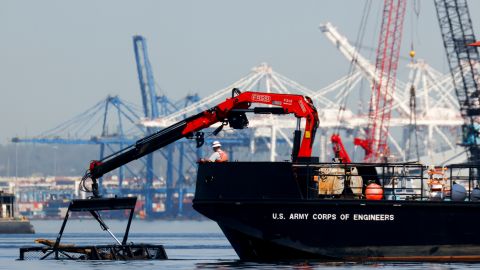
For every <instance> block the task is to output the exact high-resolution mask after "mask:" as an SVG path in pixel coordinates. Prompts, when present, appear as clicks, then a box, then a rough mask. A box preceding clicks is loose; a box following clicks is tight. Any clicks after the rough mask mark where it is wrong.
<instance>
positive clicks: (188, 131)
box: [81, 88, 319, 197]
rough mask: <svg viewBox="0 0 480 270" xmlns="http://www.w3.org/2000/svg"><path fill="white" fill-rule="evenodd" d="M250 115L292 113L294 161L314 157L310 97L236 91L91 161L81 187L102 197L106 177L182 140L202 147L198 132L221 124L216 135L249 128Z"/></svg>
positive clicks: (315, 125)
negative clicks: (226, 128) (192, 140)
mask: <svg viewBox="0 0 480 270" xmlns="http://www.w3.org/2000/svg"><path fill="white" fill-rule="evenodd" d="M253 103H259V104H266V105H271V106H272V107H255V108H250V107H251V105H252V104H253ZM249 112H251V113H256V114H279V115H282V114H293V115H294V116H295V117H296V118H297V128H296V129H295V131H294V139H293V150H292V161H294V162H296V161H298V160H299V159H302V158H303V159H308V158H310V157H311V155H312V147H313V141H314V139H315V132H316V130H317V128H318V123H319V120H318V113H317V109H316V108H315V106H314V105H313V102H312V100H311V99H310V98H309V97H307V96H301V95H293V94H275V93H262V92H244V93H241V92H240V90H238V89H236V88H234V89H233V90H232V97H231V98H228V99H227V100H225V101H224V102H222V103H220V104H218V105H216V106H215V107H213V108H211V109H208V110H205V111H203V112H201V113H198V114H196V115H193V116H190V117H188V118H186V119H184V120H182V121H180V122H178V123H175V124H173V125H171V126H169V127H167V128H165V129H162V130H160V131H157V132H156V133H153V134H151V135H149V136H147V137H145V138H142V139H140V140H138V141H137V142H135V144H134V145H131V146H129V147H127V148H125V149H123V150H120V151H119V152H117V153H114V154H112V155H110V156H108V157H106V158H104V159H103V160H93V161H91V163H90V168H89V170H88V171H87V172H86V174H85V176H84V177H83V179H82V183H81V185H82V187H83V189H84V190H85V191H88V192H92V193H93V195H94V197H99V196H100V194H99V190H98V183H97V179H98V178H100V177H102V176H103V175H104V174H106V173H108V172H110V171H112V170H114V169H116V168H118V167H120V166H122V165H125V164H127V163H129V162H131V161H133V160H136V159H138V158H141V157H143V156H145V155H148V154H150V153H152V152H154V151H156V150H158V149H160V148H162V147H165V146H167V145H169V144H171V143H172V142H174V141H177V140H180V139H182V138H196V139H197V146H201V145H202V144H203V140H204V139H203V133H201V132H200V133H198V131H200V130H202V129H204V128H208V127H210V126H211V125H213V124H215V123H218V122H220V123H222V125H221V126H220V127H219V128H217V130H216V131H214V132H213V133H214V134H217V133H218V132H220V130H221V128H222V127H223V126H224V125H230V127H231V128H233V129H243V128H246V127H247V126H248V119H247V117H246V115H245V114H246V113H249ZM302 118H304V119H305V128H304V131H303V135H302V131H301V130H300V123H301V119H302ZM87 179H91V180H92V188H91V189H90V188H88V187H87V186H86V185H85V183H86V182H85V181H86V180H87Z"/></svg>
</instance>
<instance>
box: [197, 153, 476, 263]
mask: <svg viewBox="0 0 480 270" xmlns="http://www.w3.org/2000/svg"><path fill="white" fill-rule="evenodd" d="M302 173H304V172H302V171H301V170H297V169H296V168H292V164H291V163H287V162H272V163H267V162H265V163H262V162H258V163H253V162H248V163H247V162H238V163H237V162H235V163H234V162H232V163H224V164H222V163H217V164H215V163H210V164H201V165H200V167H199V172H198V178H197V187H196V193H195V199H194V201H193V207H194V209H195V210H197V211H198V212H200V213H201V214H203V215H204V216H206V217H208V218H210V219H212V220H214V221H216V222H217V223H218V224H219V226H220V228H221V229H222V230H223V232H224V233H225V236H226V237H227V238H228V240H229V241H230V243H231V244H232V246H233V248H234V249H235V251H236V252H237V254H238V256H239V257H240V259H242V260H248V261H262V260H291V259H312V258H313V259H319V260H338V259H341V260H395V261H399V260H408V261H415V260H419V261H480V203H475V202H458V203H455V202H442V201H387V200H382V201H365V200H345V199H342V200H340V199H308V198H309V197H308V196H307V195H308V194H309V191H308V190H306V188H307V187H308V185H305V184H302V183H301V181H299V179H301V176H302Z"/></svg>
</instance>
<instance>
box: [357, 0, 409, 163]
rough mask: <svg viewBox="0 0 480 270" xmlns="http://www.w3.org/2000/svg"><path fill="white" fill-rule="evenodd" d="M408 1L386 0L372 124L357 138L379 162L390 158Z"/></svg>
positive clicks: (380, 37) (371, 117) (368, 157)
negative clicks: (395, 98) (389, 138)
mask: <svg viewBox="0 0 480 270" xmlns="http://www.w3.org/2000/svg"><path fill="white" fill-rule="evenodd" d="M405 8H406V0H385V1H384V10H383V17H382V26H381V30H380V36H379V40H378V46H377V58H376V61H375V70H376V72H375V73H376V74H378V79H377V80H374V81H373V84H372V96H371V98H370V110H369V126H368V128H367V132H366V138H365V139H364V140H363V141H362V140H361V139H359V138H357V139H356V140H355V141H356V143H358V144H359V145H360V146H362V147H364V148H365V147H366V148H365V151H366V154H365V158H364V160H365V161H369V162H377V161H379V160H380V159H381V158H382V157H387V156H388V154H389V150H388V144H387V139H388V129H389V124H390V117H391V112H392V106H393V92H394V89H395V81H396V76H397V67H398V59H399V55H400V45H401V40H402V32H403V22H404V18H405Z"/></svg>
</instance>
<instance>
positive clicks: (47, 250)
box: [19, 244, 167, 261]
mask: <svg viewBox="0 0 480 270" xmlns="http://www.w3.org/2000/svg"><path fill="white" fill-rule="evenodd" d="M19 259H20V260H44V259H55V260H124V261H128V260H166V259H167V254H166V252H165V249H164V248H163V245H151V244H127V245H90V246H88V245H82V246H75V245H62V246H59V247H57V248H54V247H53V246H46V247H23V248H20V258H19Z"/></svg>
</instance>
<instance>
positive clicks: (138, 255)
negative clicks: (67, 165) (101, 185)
mask: <svg viewBox="0 0 480 270" xmlns="http://www.w3.org/2000/svg"><path fill="white" fill-rule="evenodd" d="M136 202H137V198H136V197H123V198H116V197H115V198H92V199H82V200H72V201H71V202H70V205H69V206H68V210H67V213H66V214H65V219H64V220H63V224H62V227H61V228H60V232H59V233H58V236H57V239H56V240H48V239H37V240H35V242H36V243H38V244H42V245H43V246H30V247H22V248H20V257H19V259H20V260H35V259H39V260H45V259H54V260H165V259H168V257H167V254H166V252H165V249H164V248H163V245H153V244H133V243H127V240H128V233H129V231H130V225H131V223H132V218H133V212H134V210H135V204H136ZM123 209H126V210H130V215H129V218H128V222H127V226H126V229H125V233H124V236H123V240H122V241H121V242H120V240H118V238H117V237H115V235H114V234H113V233H112V232H111V231H110V229H109V228H108V226H107V224H105V222H104V221H103V219H102V218H101V216H100V213H99V211H105V210H123ZM70 212H89V213H90V214H91V215H92V216H93V217H94V218H95V219H96V220H97V221H98V223H99V224H100V227H101V228H102V230H104V231H106V232H108V233H109V234H110V236H111V237H112V238H113V239H114V240H115V242H116V244H109V245H108V244H107V245H81V246H77V245H74V244H63V243H60V242H61V239H62V236H63V231H64V229H65V226H66V224H67V221H68V218H69V216H70Z"/></svg>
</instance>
